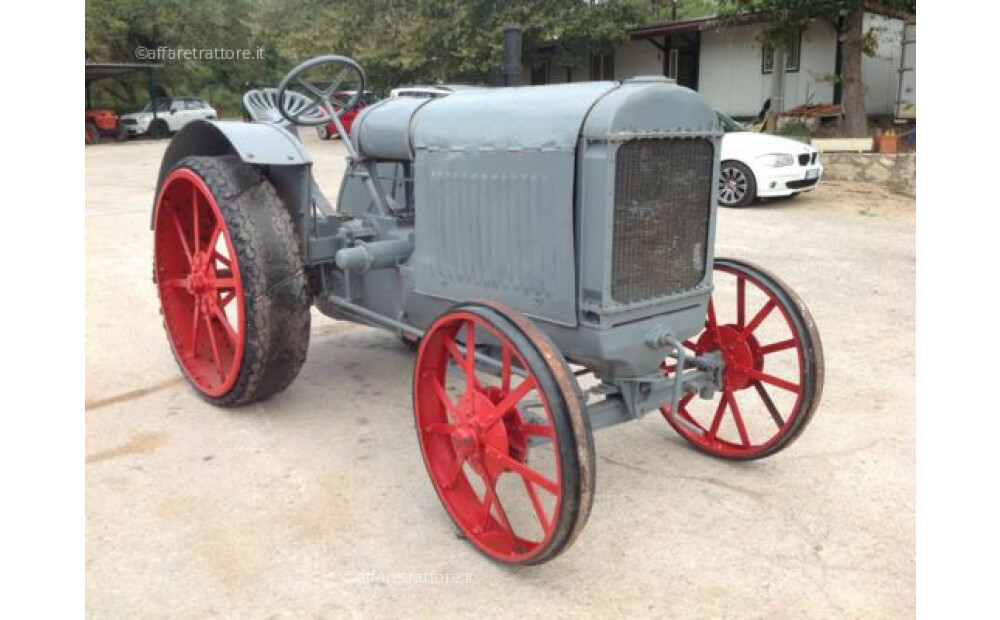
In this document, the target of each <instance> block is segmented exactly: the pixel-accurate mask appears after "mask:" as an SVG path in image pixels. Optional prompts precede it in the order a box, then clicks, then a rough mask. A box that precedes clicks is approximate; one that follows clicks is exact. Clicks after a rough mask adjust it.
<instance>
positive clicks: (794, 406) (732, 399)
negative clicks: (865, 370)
mask: <svg viewBox="0 0 1000 620" xmlns="http://www.w3.org/2000/svg"><path fill="white" fill-rule="evenodd" d="M714 280H715V291H714V292H713V294H712V299H711V300H709V303H708V317H707V319H706V321H705V329H704V331H702V332H701V334H699V335H698V337H697V338H694V339H692V340H688V341H686V342H685V343H684V346H685V347H686V348H687V349H688V354H689V355H691V354H694V355H717V356H718V357H719V358H720V359H721V361H722V363H723V371H722V386H721V389H720V390H719V391H717V392H716V393H715V395H714V397H713V398H712V399H710V400H705V399H701V398H698V397H697V396H693V395H689V396H686V397H685V398H682V399H681V401H680V403H679V406H678V413H679V415H680V417H682V418H684V420H685V421H686V422H688V423H689V424H690V425H693V426H694V428H689V427H688V425H684V424H679V423H677V422H676V421H675V420H674V419H673V417H672V416H671V415H670V410H669V407H664V408H663V410H662V413H663V415H664V417H665V418H666V419H667V421H668V422H670V425H671V426H673V428H674V430H676V431H677V432H678V433H679V434H680V435H681V437H683V438H684V439H686V440H687V441H688V442H690V443H691V444H692V445H694V446H695V447H696V448H698V449H699V450H701V451H703V452H707V453H708V454H711V455H713V456H718V457H721V458H725V459H734V460H748V459H757V458H763V457H765V456H770V455H772V454H775V453H776V452H779V451H781V450H783V449H785V448H787V447H788V446H789V445H790V444H791V443H792V442H793V441H795V439H796V438H798V436H799V435H800V434H801V433H802V431H803V430H805V427H806V425H807V424H808V423H809V421H810V419H811V418H812V415H813V413H814V412H815V410H816V407H817V405H818V404H819V401H820V398H821V396H822V394H823V345H822V343H821V342H820V338H819V332H818V331H817V330H816V324H815V322H814V321H813V319H812V316H811V315H810V314H809V310H808V309H807V308H806V306H805V304H804V303H802V300H801V299H799V298H798V297H797V296H796V295H795V293H793V292H792V290H791V289H790V288H789V287H788V286H787V285H786V284H784V283H783V282H782V281H781V280H779V279H778V278H777V277H775V276H774V275H772V274H770V273H769V272H767V271H765V270H763V269H761V268H760V267H757V266H755V265H753V264H751V263H748V262H744V261H738V260H733V259H724V258H720V259H716V261H715V272H714ZM675 369H676V366H675V365H674V364H673V362H670V363H666V364H665V365H664V371H665V372H666V373H667V375H670V374H671V373H673V372H674V371H675Z"/></svg>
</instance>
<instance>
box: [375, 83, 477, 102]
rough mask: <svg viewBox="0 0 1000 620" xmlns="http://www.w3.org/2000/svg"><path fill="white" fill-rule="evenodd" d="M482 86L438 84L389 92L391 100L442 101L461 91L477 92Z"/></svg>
mask: <svg viewBox="0 0 1000 620" xmlns="http://www.w3.org/2000/svg"><path fill="white" fill-rule="evenodd" d="M479 88H481V87H480V86H468V85H466V84H437V85H434V86H400V87H399V88H393V89H392V90H390V91H389V98H390V99H395V98H397V97H418V98H420V99H440V98H441V97H447V96H448V95H453V94H455V92H456V91H460V90H475V89H479Z"/></svg>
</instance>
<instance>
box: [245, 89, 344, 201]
mask: <svg viewBox="0 0 1000 620" xmlns="http://www.w3.org/2000/svg"><path fill="white" fill-rule="evenodd" d="M283 100H284V104H285V109H286V110H288V111H289V112H291V113H292V114H298V113H300V112H302V111H303V110H304V109H305V108H306V107H308V106H309V105H311V104H312V101H311V100H310V99H309V98H308V97H306V96H305V95H302V94H299V93H297V92H295V91H293V90H286V91H285V95H284V97H283ZM243 107H245V108H246V109H247V111H248V112H249V113H250V118H252V119H253V122H255V123H266V124H269V125H277V126H278V127H281V128H282V129H285V130H287V131H288V132H289V133H291V134H292V135H294V136H295V137H296V138H298V137H299V132H298V130H297V129H296V127H295V125H294V124H292V123H291V122H290V121H289V120H288V119H287V118H285V117H284V116H282V114H281V110H279V108H278V89H277V88H260V89H256V88H255V89H253V90H248V91H247V92H246V93H245V94H244V95H243ZM309 184H310V186H311V187H312V198H313V203H314V204H315V205H316V207H317V208H318V209H320V210H321V211H323V212H324V213H326V214H331V213H333V211H334V209H333V206H332V205H331V204H330V201H328V200H327V199H326V196H325V195H324V194H323V191H322V190H321V189H320V187H319V184H318V183H316V178H315V177H313V176H312V173H311V172H310V174H309Z"/></svg>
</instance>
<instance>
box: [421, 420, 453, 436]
mask: <svg viewBox="0 0 1000 620" xmlns="http://www.w3.org/2000/svg"><path fill="white" fill-rule="evenodd" d="M424 432H427V433H434V434H437V435H454V434H455V425H454V424H445V423H443V422H434V423H431V424H428V425H427V426H425V427H424Z"/></svg>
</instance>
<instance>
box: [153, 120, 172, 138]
mask: <svg viewBox="0 0 1000 620" xmlns="http://www.w3.org/2000/svg"><path fill="white" fill-rule="evenodd" d="M149 135H150V137H152V138H157V139H159V138H166V137H167V136H169V135H170V126H169V125H167V121H165V120H162V119H156V120H155V121H153V122H152V123H151V124H150V125H149Z"/></svg>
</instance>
